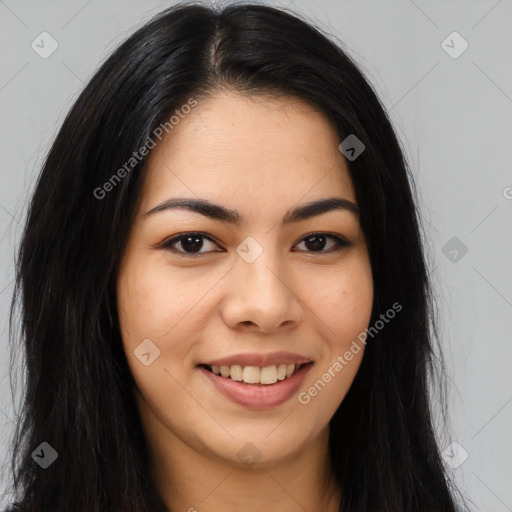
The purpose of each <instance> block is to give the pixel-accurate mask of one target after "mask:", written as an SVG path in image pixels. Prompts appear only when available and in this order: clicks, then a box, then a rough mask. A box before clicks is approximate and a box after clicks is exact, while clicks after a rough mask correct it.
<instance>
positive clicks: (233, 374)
mask: <svg viewBox="0 0 512 512" xmlns="http://www.w3.org/2000/svg"><path fill="white" fill-rule="evenodd" d="M301 366H302V365H301V364H294V363H292V364H285V363H283V364H280V365H275V364H274V365H271V366H263V367H258V366H242V365H239V364H234V365H231V366H219V365H205V366H204V367H205V368H206V369H207V370H209V371H211V372H212V373H214V374H215V375H221V376H222V377H224V378H227V379H231V380H234V381H238V382H240V381H243V382H245V383H246V384H264V385H270V384H275V383H276V382H277V381H278V380H285V379H287V378H289V377H291V376H292V375H293V374H294V373H295V372H296V371H298V370H300V368H301Z"/></svg>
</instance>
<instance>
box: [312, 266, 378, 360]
mask: <svg viewBox="0 0 512 512" xmlns="http://www.w3.org/2000/svg"><path fill="white" fill-rule="evenodd" d="M311 278H312V279H311V280H310V283H311V284H312V286H311V287H310V288H309V291H308V294H307V295H306V296H307V297H308V301H309V306H310V307H311V309H312V310H313V312H314V313H315V314H316V315H317V317H318V318H320V319H321V321H322V324H323V326H324V327H325V337H326V339H328V340H329V342H330V343H329V344H330V345H331V348H338V349H340V350H341V349H343V348H344V347H345V346H346V345H350V344H351V342H352V341H353V339H355V338H357V336H358V335H359V334H360V333H361V332H362V331H364V329H365V328H366V327H367V326H368V323H369V321H370V317H371V311H372V305H373V279H372V274H371V269H370V265H369V262H368V261H367V260H366V259H365V258H361V259H357V260H356V259H355V260H354V262H353V264H351V265H348V264H347V265H346V266H344V267H343V269H341V270H339V271H337V272H336V273H333V272H329V273H327V272H326V273H325V274H324V275H318V274H317V276H316V277H313V276H311Z"/></svg>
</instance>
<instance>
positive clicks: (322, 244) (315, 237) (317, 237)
mask: <svg viewBox="0 0 512 512" xmlns="http://www.w3.org/2000/svg"><path fill="white" fill-rule="evenodd" d="M312 240H316V243H315V242H311V241H312ZM318 240H321V241H320V243H318ZM325 240H326V237H325V236H324V235H313V236H310V237H309V238H308V239H307V241H306V246H307V245H308V244H309V245H310V246H311V247H308V249H309V248H312V249H323V248H324V247H325Z"/></svg>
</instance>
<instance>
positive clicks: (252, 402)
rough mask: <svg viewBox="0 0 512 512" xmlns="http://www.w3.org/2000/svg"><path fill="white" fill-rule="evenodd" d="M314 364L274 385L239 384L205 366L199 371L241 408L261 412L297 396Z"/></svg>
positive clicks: (207, 380) (308, 364)
mask: <svg viewBox="0 0 512 512" xmlns="http://www.w3.org/2000/svg"><path fill="white" fill-rule="evenodd" d="M313 364H314V363H312V362H311V363H307V364H303V365H302V366H301V367H300V368H299V369H298V370H296V371H295V373H293V374H292V375H291V376H290V377H286V378H285V379H283V380H278V381H277V382H275V383H274V384H261V383H254V384H250V383H246V382H243V381H240V382H238V381H235V380H232V379H231V378H229V377H227V378H226V377H223V376H222V375H216V374H215V373H213V372H212V371H211V370H209V369H208V368H207V367H206V366H204V365H199V366H198V370H199V373H200V374H202V375H203V376H204V377H205V378H206V382H207V383H209V385H213V388H214V389H216V390H217V391H218V392H219V393H220V394H221V395H223V396H224V397H226V398H228V399H229V400H230V401H232V402H234V403H236V404H238V405H239V406H240V405H241V406H243V407H247V408H250V409H260V410H261V409H268V408H273V407H277V406H279V405H282V404H284V403H285V402H287V401H288V400H290V399H291V398H292V397H293V396H294V395H296V394H297V392H298V390H299V388H300V386H301V385H302V383H303V382H304V379H305V377H306V374H307V373H308V372H309V370H310V369H311V368H312V367H313Z"/></svg>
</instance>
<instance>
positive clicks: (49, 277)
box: [11, 3, 458, 512]
mask: <svg viewBox="0 0 512 512" xmlns="http://www.w3.org/2000/svg"><path fill="white" fill-rule="evenodd" d="M224 88H226V89H232V90H236V91H240V92H242V93H244V94H249V95H253V94H279V95H283V94H284V95H289V96H292V97H297V98H301V99H303V100H305V101H306V102H308V103H309V104H311V105H312V106H314V107H315V108H317V109H319V110H320V111H321V112H323V113H324V114H325V115H326V116H327V118H328V119H329V120H330V121H331V123H332V125H333V127H334V128H335V130H336V131H337V133H338V135H339V140H340V142H341V141H343V140H344V139H345V138H346V137H347V136H348V135H350V134H355V135H356V136H357V138H358V139H360V140H361V141H362V142H363V143H364V145H365V147H366V149H365V151H364V152H363V153H362V154H361V155H360V156H359V157H358V158H357V159H355V160H353V161H348V162H347V163H348V167H349V170H350V175H351V178H352V181H353V184H354V187H355V190H356V197H357V202H358V204H359V205H360V209H361V214H360V222H361V225H362V228H363V230H364V233H365V236H366V239H367V242H368V250H369V254H370V260H371V265H372V271H373V277H374V304H373V311H372V319H371V324H372V325H373V324H374V323H375V322H376V321H378V320H379V318H381V315H382V314H383V313H384V312H385V311H386V310H387V309H389V308H390V306H391V305H392V304H394V303H398V304H400V305H402V306H403V310H402V311H401V312H400V314H399V315H397V316H396V318H395V319H394V320H393V321H392V322H389V323H388V324H387V325H386V327H385V328H384V329H382V330H380V331H379V332H378V333H377V334H376V335H375V336H374V337H373V339H371V340H370V339H369V341H368V344H367V348H366V351H365V354H364V358H363V362H362V364H361V367H360V369H359V372H358V374H357V376H356V378H355V380H354V382H353V385H352V386H351V388H350V390H349V392H348V394H347V395H346V397H345V399H344V400H343V402H342V404H341V405H340V407H339V408H338V410H337V411H336V413H335V415H334V417H333V418H332V420H331V423H330V444H329V446H330V460H331V465H332V470H333V473H334V475H335V478H336V480H337V482H338V483H339V486H340V488H341V490H342V503H341V507H340V510H342V511H349V510H350V511H352V512H356V511H358V512H363V511H364V512H371V511H374V512H376V511H390V512H391V511H392V512H398V511H400V512H402V511H407V512H412V511H422V512H426V511H434V510H435V511H443V512H453V511H455V510H456V507H455V499H454V495H455V493H456V492H458V491H456V489H455V487H454V486H453V484H452V483H451V481H450V479H449V476H448V475H447V474H446V472H445V469H444V467H443V463H442V460H441V457H440V451H439V448H438V446H437V443H436V438H435V429H434V424H435V420H436V419H437V418H436V417H435V415H434V413H433V408H432V404H431V403H430V393H429V390H430V382H431V379H433V378H434V377H435V376H437V377H438V379H443V375H444V373H443V372H442V359H440V351H439V350H438V349H439V347H438V345H439V343H438V341H437V339H438V337H437V335H436V329H435V316H436V315H435V314H434V306H435V304H434V300H433V298H432V292H431V285H430V281H429V275H428V273H427V270H426V262H425V256H424V252H423V248H422V232H421V224H420V222H419V216H418V211H417V209H416V206H415V197H414V195H415V192H414V187H412V190H411V184H412V183H413V182H412V178H411V176H410V171H409V169H408V167H407V163H406V161H405V159H404V156H403V153H402V150H401V148H400V144H399V142H398V140H397V138H396V136H395V134H394V131H393V128H392V126H391V124H390V121H389V119H388V117H387V115H386V113H385V110H384V108H383V107H382V105H381V104H380V102H379V100H378V99H377V96H376V94H375V92H374V90H373V89H372V87H371V85H370V84H369V83H368V82H367V80H366V79H365V78H364V76H363V75H362V73H361V72H360V71H359V70H358V68H357V67H356V65H355V64H354V63H353V62H352V60H351V59H350V58H349V57H348V55H347V54H346V53H345V52H344V51H342V49H341V48H340V47H339V45H336V44H334V43H333V42H331V41H330V40H329V39H328V38H327V37H326V36H324V35H323V34H322V33H321V32H320V31H319V30H318V29H316V28H314V27H313V26H311V25H310V24H309V23H306V22H304V21H302V20H301V19H300V18H299V17H297V15H294V14H293V13H289V12H287V11H286V10H281V9H277V8H272V7H268V6H263V5H252V4H238V5H236V4H235V5H228V6H225V7H224V8H222V9H220V8H211V7H207V6H205V5H202V4H197V3H187V4H181V5H178V6H175V7H172V8H170V9H168V10H166V11H164V12H162V13H160V14H159V15H157V16H156V17H155V18H154V19H152V20H151V21H150V22H149V23H147V24H146V25H145V26H143V27H142V28H140V29H139V30H138V31H136V32H135V33H134V34H133V35H132V36H130V37H129V39H127V40H126V41H125V42H124V43H123V44H122V45H121V46H120V47H119V48H118V49H117V50H116V51H115V52H114V53H113V54H112V55H111V56H110V57H109V58H108V59H107V60H106V61H105V62H104V64H103V65H102V66H101V67H100V69H99V71H98V72H97V73H96V74H95V75H94V76H93V78H92V79H91V80H90V82H89V83H88V84H87V86H86V87H85V89H84V91H83V92H82V93H81V95H80V96H79V98H78V99H77V101H76V102H75V104H74V105H73V107H72V109H71V111H70V112H69V114H68V115H67V117H66V119H65V121H64V123H63V125H62V128H61V130H60V132H59V133H58V135H57V137H56V139H55V142H54V144H53V146H52V148H51V150H50V152H49V154H48V155H47V158H46V160H45V163H44V166H43V169H42V172H41V174H40V176H39V178H38V181H37V184H36V187H35V191H34V193H33V196H32V198H31V202H30V205H29V211H28V217H27V222H26V226H25V231H24V234H23V239H22V242H21V245H20V249H19V254H18V257H17V264H16V285H15V292H14V296H13V302H12V307H11V337H12V339H13V343H15V340H22V343H23V351H24V354H25V360H24V365H25V372H26V373H25V377H26V379H25V380H26V382H25V386H24V390H23V397H24V400H23V404H22V407H21V409H20V413H19V417H18V422H17V427H16V431H15V436H14V441H13V456H12V462H11V464H12V470H13V475H14V478H13V481H14V489H15V496H16V497H17V499H18V505H19V506H20V510H22V511H23V512H35V511H43V510H44V511H46V510H48V511H49V510H51V511H54V512H55V511H71V510H72V511H80V512H93V511H98V512H99V511H119V512H121V511H122V512H128V511H138V512H140V511H156V510H165V507H164V505H163V503H162V502H161V500H160V498H159V497H158V495H157V493H156V491H155V489H154V487H153V483H152V482H151V481H150V480H149V478H148V474H149V471H148V463H149V455H148V452H149V450H148V445H147V442H146V438H145V434H144V431H143V428H142V424H141V421H140V418H139V416H138V412H137V407H136V402H135V398H134V396H133V392H132V385H133V378H132V376H131V373H130V371H129V368H128V364H127V361H126V357H125V354H124V352H123V347H122V342H121V335H120V330H119V323H118V317H117V308H116V294H115V289H116V286H115V284H116V278H117V271H118V266H119V262H120V258H121V256H122V254H123V251H124V248H125V243H126V240H127V237H128V234H129V232H130V227H131V224H132V221H133V215H134V211H135V206H136V202H137V198H138V194H139V191H140V188H141V180H142V176H143V171H144V164H145V160H144V159H141V161H140V162H137V163H136V165H133V167H132V168H131V169H130V170H129V172H128V171H127V172H126V173H124V175H123V179H121V180H119V181H118V182H116V183H115V184H114V185H112V188H113V190H112V191H110V192H109V193H107V194H101V195H102V197H99V198H98V195H99V194H95V193H94V191H95V190H97V189H98V187H102V186H103V184H105V183H106V182H108V181H109V180H110V179H111V178H112V175H113V174H114V173H115V171H116V170H117V169H120V168H121V167H122V166H123V165H124V164H125V163H126V162H127V161H129V159H130V157H132V155H133V153H134V152H137V151H138V150H139V149H140V148H141V147H142V146H144V144H145V141H147V138H148V137H150V136H151V135H152V134H153V132H154V130H155V129H156V128H157V127H158V126H159V125H160V124H161V123H163V122H165V121H166V120H167V119H168V118H169V116H170V115H172V113H173V112H174V111H175V110H176V109H177V108H179V107H180V105H183V104H185V103H186V102H187V101H188V100H189V99H190V98H191V97H193V98H195V99H196V100H197V101H201V100H202V99H204V98H207V97H208V96H209V95H211V94H214V93H215V92H216V91H219V90H222V89H224ZM111 183H112V182H111ZM20 306H21V307H20ZM18 312H19V313H20V314H19V315H18ZM16 325H17V326H18V328H16ZM439 363H441V372H440V373H439V374H438V373H436V372H435V371H434V370H435V369H436V368H437V369H439V368H440V366H439ZM440 399H441V400H442V399H443V393H441V394H440ZM441 412H444V413H445V412H446V411H445V408H443V407H441ZM442 416H443V417H444V414H442ZM42 442H47V443H48V444H49V445H51V446H52V447H53V448H54V449H55V450H56V451H57V452H58V463H54V464H52V465H51V466H50V467H48V468H47V469H42V468H41V467H39V465H38V464H35V462H34V460H33V459H32V456H31V454H32V452H33V451H34V450H35V449H36V448H37V447H38V446H39V445H40V444H41V443H42Z"/></svg>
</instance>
